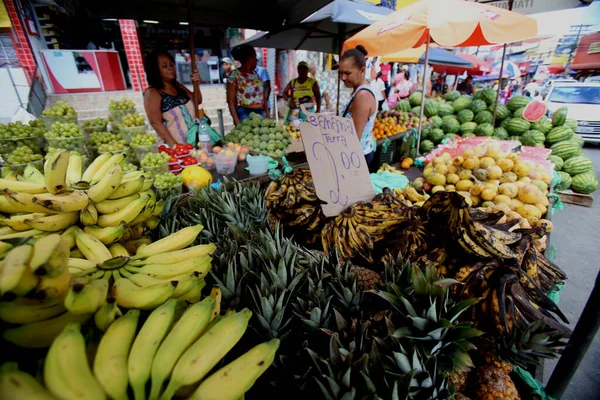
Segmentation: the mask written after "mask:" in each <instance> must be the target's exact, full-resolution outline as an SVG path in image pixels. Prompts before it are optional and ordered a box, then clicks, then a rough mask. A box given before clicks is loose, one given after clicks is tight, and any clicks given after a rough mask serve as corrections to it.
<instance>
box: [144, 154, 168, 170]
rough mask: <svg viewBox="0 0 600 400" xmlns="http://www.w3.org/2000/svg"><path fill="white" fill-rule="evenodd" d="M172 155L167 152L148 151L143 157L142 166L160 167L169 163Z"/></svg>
mask: <svg viewBox="0 0 600 400" xmlns="http://www.w3.org/2000/svg"><path fill="white" fill-rule="evenodd" d="M170 158H171V156H170V155H168V154H167V153H148V154H146V155H145V156H144V158H142V161H141V162H140V165H141V166H142V167H158V166H161V165H165V164H168V163H169V159H170Z"/></svg>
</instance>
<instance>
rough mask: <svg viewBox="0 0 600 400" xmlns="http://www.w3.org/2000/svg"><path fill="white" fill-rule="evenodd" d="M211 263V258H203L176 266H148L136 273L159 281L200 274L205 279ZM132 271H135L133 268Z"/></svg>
mask: <svg viewBox="0 0 600 400" xmlns="http://www.w3.org/2000/svg"><path fill="white" fill-rule="evenodd" d="M210 261H211V258H210V257H209V256H201V257H196V258H189V259H187V260H183V261H180V262H178V263H174V264H146V265H144V266H142V267H140V268H136V269H135V272H137V273H142V274H148V275H150V276H152V277H154V278H158V279H169V278H173V277H175V276H178V275H183V274H191V273H193V272H198V274H199V276H200V277H202V278H204V277H205V276H206V274H207V273H208V271H210V268H211V263H210ZM130 270H133V268H132V269H130Z"/></svg>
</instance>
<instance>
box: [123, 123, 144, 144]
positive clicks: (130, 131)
mask: <svg viewBox="0 0 600 400" xmlns="http://www.w3.org/2000/svg"><path fill="white" fill-rule="evenodd" d="M147 130H148V129H147V128H146V125H142V126H128V127H125V126H119V133H120V134H121V136H123V139H125V141H127V143H129V142H131V139H132V138H133V137H134V136H135V135H139V134H141V133H146V131H147Z"/></svg>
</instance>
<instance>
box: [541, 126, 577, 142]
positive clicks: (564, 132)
mask: <svg viewBox="0 0 600 400" xmlns="http://www.w3.org/2000/svg"><path fill="white" fill-rule="evenodd" d="M571 137H573V131H572V130H571V129H570V128H567V127H566V126H557V127H556V128H552V130H550V132H548V134H547V135H546V144H548V145H553V144H554V143H558V142H563V141H565V140H569V139H571Z"/></svg>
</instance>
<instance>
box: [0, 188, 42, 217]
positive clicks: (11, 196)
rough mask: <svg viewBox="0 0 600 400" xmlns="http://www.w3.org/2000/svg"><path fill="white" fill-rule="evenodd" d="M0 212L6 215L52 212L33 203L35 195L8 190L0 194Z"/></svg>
mask: <svg viewBox="0 0 600 400" xmlns="http://www.w3.org/2000/svg"><path fill="white" fill-rule="evenodd" d="M0 194H2V196H0V211H2V212H4V213H7V214H16V213H51V212H54V210H51V209H49V208H46V207H44V206H41V205H39V204H37V203H35V202H34V201H33V198H34V197H35V196H36V195H33V194H30V193H24V192H11V191H10V190H8V189H5V190H4V191H2V192H0Z"/></svg>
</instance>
